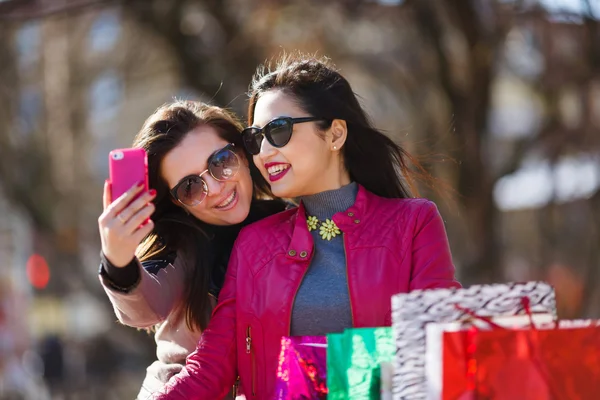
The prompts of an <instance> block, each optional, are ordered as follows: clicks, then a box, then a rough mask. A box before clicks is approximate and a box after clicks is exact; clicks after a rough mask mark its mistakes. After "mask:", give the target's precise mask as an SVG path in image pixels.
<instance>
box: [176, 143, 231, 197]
mask: <svg viewBox="0 0 600 400" xmlns="http://www.w3.org/2000/svg"><path fill="white" fill-rule="evenodd" d="M234 148H235V145H234V144H233V143H229V144H228V145H227V146H225V147H223V148H222V149H220V150H217V151H216V152H214V153H213V154H212V155H211V156H210V157H209V158H208V161H207V165H208V168H207V169H206V170H205V171H203V172H202V173H201V174H199V175H188V176H186V177H185V178H183V179H181V180H180V181H179V183H177V185H175V187H174V188H173V189H171V190H170V192H171V196H173V198H174V199H175V200H177V201H178V202H180V203H181V204H184V205H186V206H189V207H194V206H197V205H198V204H200V203H202V201H203V200H204V199H205V198H206V196H207V195H208V185H207V184H206V181H205V180H204V178H202V175H204V174H206V173H207V172H208V173H209V174H210V176H212V177H213V178H214V179H215V180H217V181H219V182H224V181H227V180H229V179H231V178H233V177H234V176H235V175H236V174H237V173H238V171H239V170H240V158H239V157H238V155H237V154H236V153H235V151H234Z"/></svg>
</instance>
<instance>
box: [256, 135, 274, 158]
mask: <svg viewBox="0 0 600 400" xmlns="http://www.w3.org/2000/svg"><path fill="white" fill-rule="evenodd" d="M276 152H277V149H276V148H275V147H273V145H271V143H269V141H268V140H267V139H266V138H263V140H262V143H261V144H260V153H258V156H259V157H260V159H261V161H263V162H264V161H265V160H268V159H269V158H271V157H272V156H273V155H274V154H275V153H276Z"/></svg>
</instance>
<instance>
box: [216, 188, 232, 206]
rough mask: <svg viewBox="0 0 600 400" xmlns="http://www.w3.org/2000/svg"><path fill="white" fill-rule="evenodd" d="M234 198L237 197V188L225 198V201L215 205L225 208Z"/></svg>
mask: <svg viewBox="0 0 600 400" xmlns="http://www.w3.org/2000/svg"><path fill="white" fill-rule="evenodd" d="M233 199H235V190H234V191H233V192H231V194H230V195H229V197H227V198H226V199H225V200H223V202H222V203H221V204H217V205H216V206H215V207H216V208H225V207H227V206H228V205H230V204H231V202H232V201H233Z"/></svg>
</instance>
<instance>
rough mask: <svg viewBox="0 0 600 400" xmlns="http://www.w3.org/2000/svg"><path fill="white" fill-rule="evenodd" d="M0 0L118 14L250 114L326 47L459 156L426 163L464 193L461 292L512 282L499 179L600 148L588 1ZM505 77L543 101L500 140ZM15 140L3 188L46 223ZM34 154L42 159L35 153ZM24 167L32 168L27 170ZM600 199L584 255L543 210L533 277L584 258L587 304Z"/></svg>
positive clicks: (24, 13)
mask: <svg viewBox="0 0 600 400" xmlns="http://www.w3.org/2000/svg"><path fill="white" fill-rule="evenodd" d="M3 3H4V4H1V5H0V14H3V15H4V18H5V19H7V18H8V19H12V20H15V19H21V20H22V19H27V18H32V17H36V16H37V17H39V16H44V15H51V14H55V13H61V12H73V10H75V9H77V7H80V8H81V7H90V6H106V5H111V6H112V5H118V6H120V7H121V8H122V10H123V11H124V13H125V14H126V15H127V17H128V19H130V20H132V21H135V22H136V24H138V25H139V26H140V27H142V28H143V29H144V31H145V32H146V33H147V35H148V37H149V40H148V43H151V42H152V41H154V40H156V41H160V42H162V43H164V44H165V45H166V47H167V49H168V52H169V54H170V55H171V56H172V57H173V59H174V60H175V62H176V64H177V66H178V69H179V71H180V75H181V77H182V80H183V83H184V85H186V86H188V87H189V88H190V89H193V90H194V91H195V92H197V93H199V94H201V95H202V96H204V97H205V98H209V99H212V100H213V101H214V102H215V103H217V104H221V105H230V106H232V107H233V108H234V110H235V111H237V112H241V113H243V111H244V105H245V98H244V96H242V95H241V94H242V93H243V92H244V91H245V90H246V88H247V85H248V82H249V81H250V77H251V74H252V73H253V71H254V69H255V67H256V65H257V64H259V63H260V62H261V61H263V60H264V59H265V58H267V57H268V56H271V55H273V54H274V53H277V52H279V50H280V49H281V47H283V48H285V49H292V48H300V49H302V50H308V51H314V50H317V49H319V50H320V51H319V53H320V54H327V55H331V56H332V57H333V59H334V60H335V61H336V62H337V63H338V65H346V66H348V65H351V67H350V68H349V69H350V70H351V71H352V67H354V69H355V70H360V71H361V73H362V75H363V77H365V76H366V77H368V78H369V79H370V81H369V82H376V83H377V84H378V85H379V86H378V89H376V90H377V91H380V92H385V96H388V97H385V96H384V94H380V96H381V97H380V99H379V100H381V102H380V103H378V105H380V104H384V103H386V102H387V103H394V104H400V105H402V110H389V113H390V114H393V116H394V117H395V118H396V120H395V121H394V123H395V124H396V125H397V124H398V123H401V124H402V123H404V122H405V121H398V119H400V118H404V117H405V118H406V119H407V120H409V123H407V124H406V125H404V126H413V127H414V129H415V131H416V132H415V136H414V137H415V140H414V142H416V143H417V150H419V151H418V152H423V153H430V154H447V155H449V156H451V157H452V158H453V159H454V160H456V161H457V162H456V164H455V165H454V166H453V165H450V166H449V165H448V164H447V163H446V164H444V165H443V167H442V168H440V167H439V166H437V165H436V164H435V163H433V164H431V165H428V167H429V168H431V170H432V171H433V172H434V173H435V174H436V175H437V176H443V177H445V178H447V179H448V180H449V182H450V183H451V184H452V185H453V186H454V187H455V188H456V191H457V193H458V195H459V196H458V203H459V208H458V213H455V214H456V215H452V216H450V217H449V221H450V223H449V224H448V225H449V226H448V229H449V232H450V233H451V242H452V244H453V248H454V252H455V256H456V259H457V261H458V264H459V265H460V266H461V271H460V272H461V279H462V280H463V282H464V283H465V284H470V283H474V282H492V281H500V280H503V279H505V273H504V271H503V269H502V267H503V264H504V263H505V260H503V255H504V253H505V251H506V249H507V247H508V246H510V243H509V242H508V241H507V240H506V239H504V238H503V237H502V229H501V228H502V213H501V211H500V210H499V209H498V205H497V204H496V201H495V199H494V188H495V187H496V184H497V183H498V182H499V181H500V180H501V179H503V178H504V177H506V176H508V175H510V174H511V173H513V172H515V171H517V170H518V169H519V168H520V167H521V166H522V164H523V162H524V161H527V160H528V159H529V158H531V156H532V154H535V155H536V156H537V157H541V158H543V159H547V160H549V162H550V163H551V164H552V165H555V164H556V163H558V162H559V161H560V159H561V158H562V157H564V156H567V155H573V154H578V153H581V152H592V151H596V152H597V151H598V149H599V148H600V143H599V142H600V135H599V134H598V133H599V129H600V127H599V124H598V122H597V121H598V117H597V115H596V114H597V112H595V111H594V110H596V109H594V104H597V100H596V99H595V95H596V94H597V93H598V91H597V90H598V85H599V84H600V83H599V81H598V76H599V75H600V65H599V64H600V45H599V44H600V33H599V28H598V15H597V14H594V11H593V7H592V5H591V2H590V1H589V0H575V1H574V2H573V4H575V3H577V4H579V5H580V6H581V7H579V8H578V11H572V10H568V9H564V10H556V9H554V10H550V11H549V9H548V8H546V7H544V6H543V5H542V4H541V3H540V2H538V1H522V0H512V1H511V0H509V1H506V0H487V1H479V0H465V1H459V2H456V1H453V0H441V1H440V0H404V1H398V2H393V1H392V2H390V1H385V2H384V1H372V0H371V1H367V0H353V1H350V2H349V1H346V2H327V3H323V2H317V1H312V2H311V1H308V2H302V3H298V2H292V1H265V2H258V3H255V4H251V3H248V2H245V1H241V0H228V1H224V2H223V1H217V0H171V1H161V0H151V1H143V0H127V1H126V0H123V1H109V0H105V1H91V0H88V1H84V0H80V1H73V2H69V3H68V5H66V4H67V3H66V2H65V3H53V4H50V2H36V1H33V0H32V1H21V2H19V1H15V0H13V1H8V2H7V1H5V2H3ZM6 37H7V36H6V35H4V34H3V35H2V38H3V39H4V40H6V39H5V38H6ZM0 40H2V39H0ZM9 47H10V46H8V47H7V46H6V43H5V44H4V47H3V49H2V51H4V52H5V53H4V54H5V55H6V58H3V59H11V58H10V54H9V53H10V48H9ZM7 52H8V53H7ZM15 68H16V67H15V66H14V65H12V66H11V65H7V66H6V67H5V68H4V70H3V71H4V72H2V74H4V75H3V79H2V82H6V83H7V84H9V83H12V82H15V80H14V79H13V78H14V76H15V74H16V70H15ZM344 71H346V70H344ZM507 77H508V78H509V79H508V80H509V81H510V82H516V84H515V86H514V87H515V88H517V89H519V90H527V91H528V93H531V95H530V97H529V98H528V99H526V100H523V101H525V102H528V101H529V102H530V103H531V102H533V101H535V102H536V103H539V104H540V105H539V109H540V110H539V111H537V113H538V114H540V122H539V123H537V122H535V121H534V122H535V123H531V124H530V125H528V126H526V127H524V126H522V127H518V126H517V127H514V126H513V129H514V130H515V131H516V132H521V133H519V134H515V133H514V132H509V133H510V134H511V135H512V136H509V137H503V136H501V135H498V134H497V133H496V132H495V127H494V124H495V123H496V122H497V121H496V122H495V120H494V118H495V113H496V112H497V110H496V106H497V104H496V103H497V101H498V100H497V98H498V96H499V95H498V93H499V91H500V89H502V85H506V81H507ZM379 88H381V89H379ZM523 88H526V89H523ZM502 90H505V91H506V89H502ZM6 93H8V92H6ZM10 98H11V97H10V96H8V97H6V100H7V101H8V100H9V99H10ZM232 99H233V100H232ZM503 101H505V102H506V101H507V100H503ZM7 104H9V105H10V102H9V103H7ZM527 105H528V106H529V104H527ZM12 106H13V107H14V104H13V105H12ZM596 107H597V106H596ZM9 109H10V107H7V108H6V109H5V111H6V110H9ZM573 110H574V111H573ZM397 111H399V112H400V113H401V114H402V117H398V116H397ZM502 118H504V119H506V118H507V117H506V116H502V115H501V117H500V120H501V121H500V122H506V121H502ZM508 118H510V114H509V115H508ZM517 123H518V121H517ZM513 125H514V123H513ZM71 129H72V130H73V129H75V128H74V127H73V126H72V127H71ZM395 134H396V135H398V134H399V132H397V133H395ZM7 137H8V134H7V133H4V132H2V134H0V140H4V142H3V144H4V145H6V146H9V147H6V148H7V149H11V150H10V152H4V151H3V154H4V153H10V154H12V155H10V154H9V155H8V156H6V157H2V160H1V161H0V162H1V163H2V166H3V167H2V169H1V170H0V174H1V176H2V182H3V185H4V186H5V187H7V188H9V190H8V191H7V193H9V195H10V197H11V198H12V199H13V201H14V202H15V204H18V205H20V206H22V207H24V208H26V209H27V210H28V211H29V214H30V215H32V217H33V219H34V220H35V221H38V222H36V223H39V224H40V226H50V225H49V224H50V221H51V220H52V218H51V217H50V216H49V215H50V214H51V212H49V211H48V210H53V209H54V206H53V204H55V203H53V202H52V201H51V200H49V201H48V202H43V203H44V204H43V205H40V204H36V203H37V202H39V201H37V200H38V199H39V197H38V198H37V199H36V198H34V197H33V196H32V193H31V190H28V187H23V188H22V189H18V187H19V176H18V174H24V173H27V171H30V170H32V169H33V172H30V174H31V175H32V178H31V179H33V180H21V181H20V182H26V183H27V184H28V185H31V183H29V182H37V181H36V180H35V179H38V180H39V181H44V182H49V181H50V180H49V176H50V174H52V173H51V172H50V171H48V170H47V169H45V168H44V166H46V165H48V163H49V159H48V157H49V156H48V154H45V153H44V148H43V146H42V147H41V148H40V149H37V148H36V145H33V144H32V145H31V146H24V147H23V148H27V151H28V154H29V155H30V156H29V157H28V158H24V157H22V156H20V155H19V156H17V155H18V154H22V152H21V153H19V150H18V146H16V145H15V144H13V143H8V139H7ZM396 138H398V137H396ZM13 148H14V151H13ZM38 150H39V157H38V156H37V155H36V156H35V157H32V156H31V154H32V152H33V154H37V152H38ZM31 159H34V160H35V161H34V162H33V163H31ZM25 162H28V163H30V164H28V165H27V166H23V167H22V168H21V167H20V166H21V164H23V163H25ZM15 165H19V168H15ZM15 181H16V183H15ZM21 185H23V183H21ZM46 186H47V187H44V189H40V192H39V193H46V194H45V195H44V198H48V199H52V198H55V197H54V196H56V198H59V196H58V195H57V194H56V193H54V192H53V191H55V190H57V189H55V188H54V187H53V186H52V185H46ZM30 187H31V186H29V188H30ZM19 190H20V191H19ZM46 196H47V197H46ZM597 198H598V193H596V195H595V196H594V197H593V198H592V199H591V201H588V202H585V204H586V207H585V208H586V210H585V215H587V216H588V218H587V220H586V221H584V224H585V226H584V227H582V229H581V232H576V234H575V236H574V238H576V239H575V241H578V242H579V243H578V247H576V248H577V250H575V251H573V250H570V249H567V248H566V245H564V243H566V241H565V240H564V237H563V236H564V229H563V225H562V224H561V218H557V215H558V216H561V217H563V216H564V215H565V213H567V211H566V210H565V209H563V208H560V207H562V206H560V205H559V204H557V201H558V200H557V199H554V200H551V201H549V202H547V203H546V205H545V207H543V208H541V209H540V210H538V211H536V215H537V217H538V220H539V223H538V227H539V232H538V235H539V236H540V238H541V240H540V243H541V244H540V245H539V253H540V255H539V257H537V258H533V260H534V261H533V263H535V264H536V265H539V266H540V268H537V270H536V274H537V275H536V276H537V277H539V278H545V274H546V273H547V272H548V271H547V268H548V267H549V266H550V265H552V264H553V262H554V261H555V260H554V259H555V258H556V257H559V256H558V255H557V254H558V253H561V252H563V253H565V254H566V253H568V252H570V253H569V254H575V255H574V256H573V255H571V256H564V257H567V258H569V257H571V258H577V257H579V258H581V260H580V261H578V263H579V264H581V265H583V266H585V267H582V268H579V269H578V274H579V275H580V276H582V277H584V280H583V281H584V282H585V287H584V288H583V290H584V300H583V301H582V304H584V305H585V304H590V303H591V298H592V296H593V294H594V293H593V292H594V291H593V288H594V287H595V286H596V285H597V284H598V283H599V282H598V280H599V279H600V277H599V276H598V273H597V272H596V271H597V269H598V265H599V263H600V254H599V248H598V246H597V245H596V244H597V243H598V242H600V233H599V232H598V229H596V228H595V226H594V225H593V223H592V221H594V218H595V220H596V221H597V220H598V218H599V217H598V215H600V208H599V207H600V205H599V203H600V202H599V201H598V200H597ZM74 215H76V213H74ZM592 216H593V217H592ZM563 220H564V218H563ZM563 223H564V221H563ZM513 240H514V239H513ZM595 243H596V244H595ZM584 254H585V257H586V258H585V261H583V258H582V257H583V255H584ZM565 264H569V265H570V264H572V263H570V262H568V263H565ZM596 303H598V300H596ZM595 312H596V313H597V312H600V310H596V311H595Z"/></svg>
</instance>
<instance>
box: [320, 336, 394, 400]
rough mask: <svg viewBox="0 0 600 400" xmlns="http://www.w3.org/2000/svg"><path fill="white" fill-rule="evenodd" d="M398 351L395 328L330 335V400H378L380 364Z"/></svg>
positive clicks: (328, 367)
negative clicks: (394, 336)
mask: <svg viewBox="0 0 600 400" xmlns="http://www.w3.org/2000/svg"><path fill="white" fill-rule="evenodd" d="M395 352H396V346H395V344H394V339H393V334H392V328H389V327H386V328H356V329H347V330H345V331H344V333H334V334H329V335H327V389H328V395H327V399H328V400H346V399H347V400H379V398H380V391H381V388H380V385H381V376H380V365H381V363H387V362H391V361H392V360H393V358H394V354H395Z"/></svg>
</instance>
